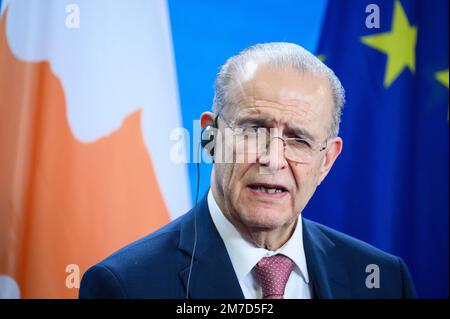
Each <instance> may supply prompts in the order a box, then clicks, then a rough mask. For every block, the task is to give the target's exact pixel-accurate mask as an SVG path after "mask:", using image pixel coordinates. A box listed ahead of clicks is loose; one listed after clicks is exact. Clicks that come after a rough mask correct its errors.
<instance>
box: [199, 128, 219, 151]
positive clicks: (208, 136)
mask: <svg viewBox="0 0 450 319" xmlns="http://www.w3.org/2000/svg"><path fill="white" fill-rule="evenodd" d="M215 130H216V127H215V125H206V126H205V127H204V128H202V132H201V145H202V147H203V148H204V149H206V150H208V152H209V154H210V155H211V156H214V145H213V144H210V143H212V142H213V141H214V136H215V134H216V132H215ZM208 148H209V149H208Z"/></svg>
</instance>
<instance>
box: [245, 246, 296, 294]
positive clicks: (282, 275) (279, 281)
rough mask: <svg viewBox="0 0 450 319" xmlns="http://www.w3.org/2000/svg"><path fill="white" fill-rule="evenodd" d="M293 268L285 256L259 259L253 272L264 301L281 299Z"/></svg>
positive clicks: (292, 263)
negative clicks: (259, 285)
mask: <svg viewBox="0 0 450 319" xmlns="http://www.w3.org/2000/svg"><path fill="white" fill-rule="evenodd" d="M293 268H294V262H293V261H292V260H291V259H290V258H289V257H287V256H285V255H281V254H278V255H274V256H271V257H264V258H261V260H260V261H259V262H258V264H256V266H255V268H254V270H255V273H256V276H257V277H258V279H259V282H260V284H261V287H262V291H263V298H264V299H283V296H284V289H285V288H286V283H287V281H288V279H289V276H290V275H291V272H292V269H293Z"/></svg>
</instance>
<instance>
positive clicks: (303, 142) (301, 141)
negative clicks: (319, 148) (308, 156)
mask: <svg viewBox="0 0 450 319" xmlns="http://www.w3.org/2000/svg"><path fill="white" fill-rule="evenodd" d="M294 143H295V144H296V145H297V146H302V147H305V146H306V147H311V144H309V143H308V141H306V140H304V139H301V138H296V139H295V140H294Z"/></svg>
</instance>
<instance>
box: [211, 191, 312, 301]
mask: <svg viewBox="0 0 450 319" xmlns="http://www.w3.org/2000/svg"><path fill="white" fill-rule="evenodd" d="M208 207H209V212H210V214H211V218H212V220H213V223H214V225H215V226H216V228H217V231H218V232H219V235H220V237H221V238H222V240H223V242H224V243H225V247H226V249H227V252H228V255H229V256H230V259H231V264H232V265H233V268H234V271H235V273H236V276H237V278H238V280H239V285H240V286H241V289H242V293H243V294H244V297H245V299H261V298H262V288H261V286H260V284H259V281H258V279H257V278H256V275H255V273H254V272H253V271H252V269H253V267H254V266H255V265H256V264H257V263H258V262H259V261H260V260H261V258H263V257H269V256H273V255H276V254H283V255H285V256H288V257H289V258H290V259H292V261H293V262H294V269H293V270H292V273H291V275H290V277H289V279H288V282H287V284H286V289H285V292H284V298H285V299H311V286H310V284H309V277H308V269H307V267H306V257H305V251H304V249H303V225H302V219H301V218H300V217H299V218H298V222H297V226H296V227H295V230H294V233H293V234H292V236H291V238H290V239H289V240H288V241H287V242H286V243H285V244H284V245H283V246H282V247H281V248H280V249H278V250H276V251H270V250H267V249H265V248H260V247H257V246H256V245H255V244H254V243H252V242H250V241H248V240H246V239H245V238H244V237H243V236H242V235H241V234H240V233H239V232H238V230H237V229H236V227H235V226H234V225H233V224H232V223H230V222H229V221H228V219H227V218H226V217H225V216H224V215H223V213H222V211H221V210H220V208H219V206H218V205H217V202H216V200H215V198H214V195H213V193H212V190H211V189H210V190H209V193H208Z"/></svg>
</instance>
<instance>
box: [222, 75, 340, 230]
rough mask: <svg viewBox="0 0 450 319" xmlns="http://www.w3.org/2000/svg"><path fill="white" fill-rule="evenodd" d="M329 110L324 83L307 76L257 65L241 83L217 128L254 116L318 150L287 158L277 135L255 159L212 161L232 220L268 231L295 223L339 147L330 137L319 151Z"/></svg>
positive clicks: (238, 224)
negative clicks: (307, 157)
mask: <svg viewBox="0 0 450 319" xmlns="http://www.w3.org/2000/svg"><path fill="white" fill-rule="evenodd" d="M332 109H333V101H332V95H331V92H330V87H329V83H328V81H327V80H326V79H323V78H319V77H317V76H314V75H311V74H307V73H305V74H300V73H298V72H297V71H295V70H292V69H287V70H274V69H271V68H269V67H261V68H260V69H259V70H258V71H257V72H256V73H255V75H254V76H253V77H252V79H251V80H249V81H247V82H245V83H244V85H243V90H242V92H240V93H239V94H237V96H236V97H235V98H234V99H233V106H230V107H228V108H227V109H225V110H224V111H223V114H222V116H221V117H219V120H218V121H219V122H218V123H219V124H218V126H219V129H221V130H223V129H224V128H225V127H226V126H227V124H226V122H225V120H222V117H223V118H225V119H226V121H228V122H233V123H246V121H247V120H248V119H254V118H257V119H258V121H257V122H259V123H264V124H263V127H265V128H266V129H270V128H275V129H276V130H277V135H278V136H282V137H300V138H307V139H308V140H311V142H312V144H313V146H314V147H315V148H316V150H315V151H314V155H313V156H312V159H311V161H309V162H308V163H298V162H295V161H292V160H290V159H287V158H286V157H285V154H284V147H283V142H282V141H281V140H280V139H273V140H272V141H271V143H270V144H269V145H270V146H269V149H268V151H267V152H264V153H263V154H260V155H258V157H257V159H256V162H253V163H216V164H215V168H214V170H215V173H214V174H215V177H214V178H215V185H214V186H213V187H216V190H217V191H218V192H219V194H220V195H221V196H219V197H223V198H222V199H223V203H221V204H223V206H224V207H221V208H222V210H224V213H225V215H226V216H227V217H228V219H229V220H230V221H231V222H232V223H233V224H235V225H236V226H238V227H239V228H244V229H245V228H247V229H258V230H267V231H269V230H274V229H283V228H289V226H291V225H293V223H294V222H295V220H296V218H297V217H298V214H299V213H300V212H301V211H302V210H303V208H304V207H305V206H306V204H307V203H308V201H309V199H310V198H311V196H312V195H313V193H314V191H315V190H316V187H317V186H318V184H320V182H321V181H322V179H323V178H324V177H325V175H326V174H327V172H328V171H329V169H330V168H331V165H332V164H333V162H334V160H335V159H336V157H337V156H338V155H339V152H340V150H341V147H342V141H341V140H340V138H335V139H331V140H328V142H327V145H328V147H327V149H325V150H323V151H322V152H320V151H319V149H320V148H319V147H318V146H317V145H319V144H320V143H324V142H325V141H326V140H327V137H328V130H329V128H330V124H331V119H332ZM276 143H279V144H278V145H276ZM330 143H331V145H330ZM336 143H337V144H336ZM330 146H331V148H330ZM229 147H233V145H231V146H229ZM330 151H331V154H328V153H329V152H330ZM270 188H279V189H281V190H282V192H279V191H277V192H273V190H270Z"/></svg>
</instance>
